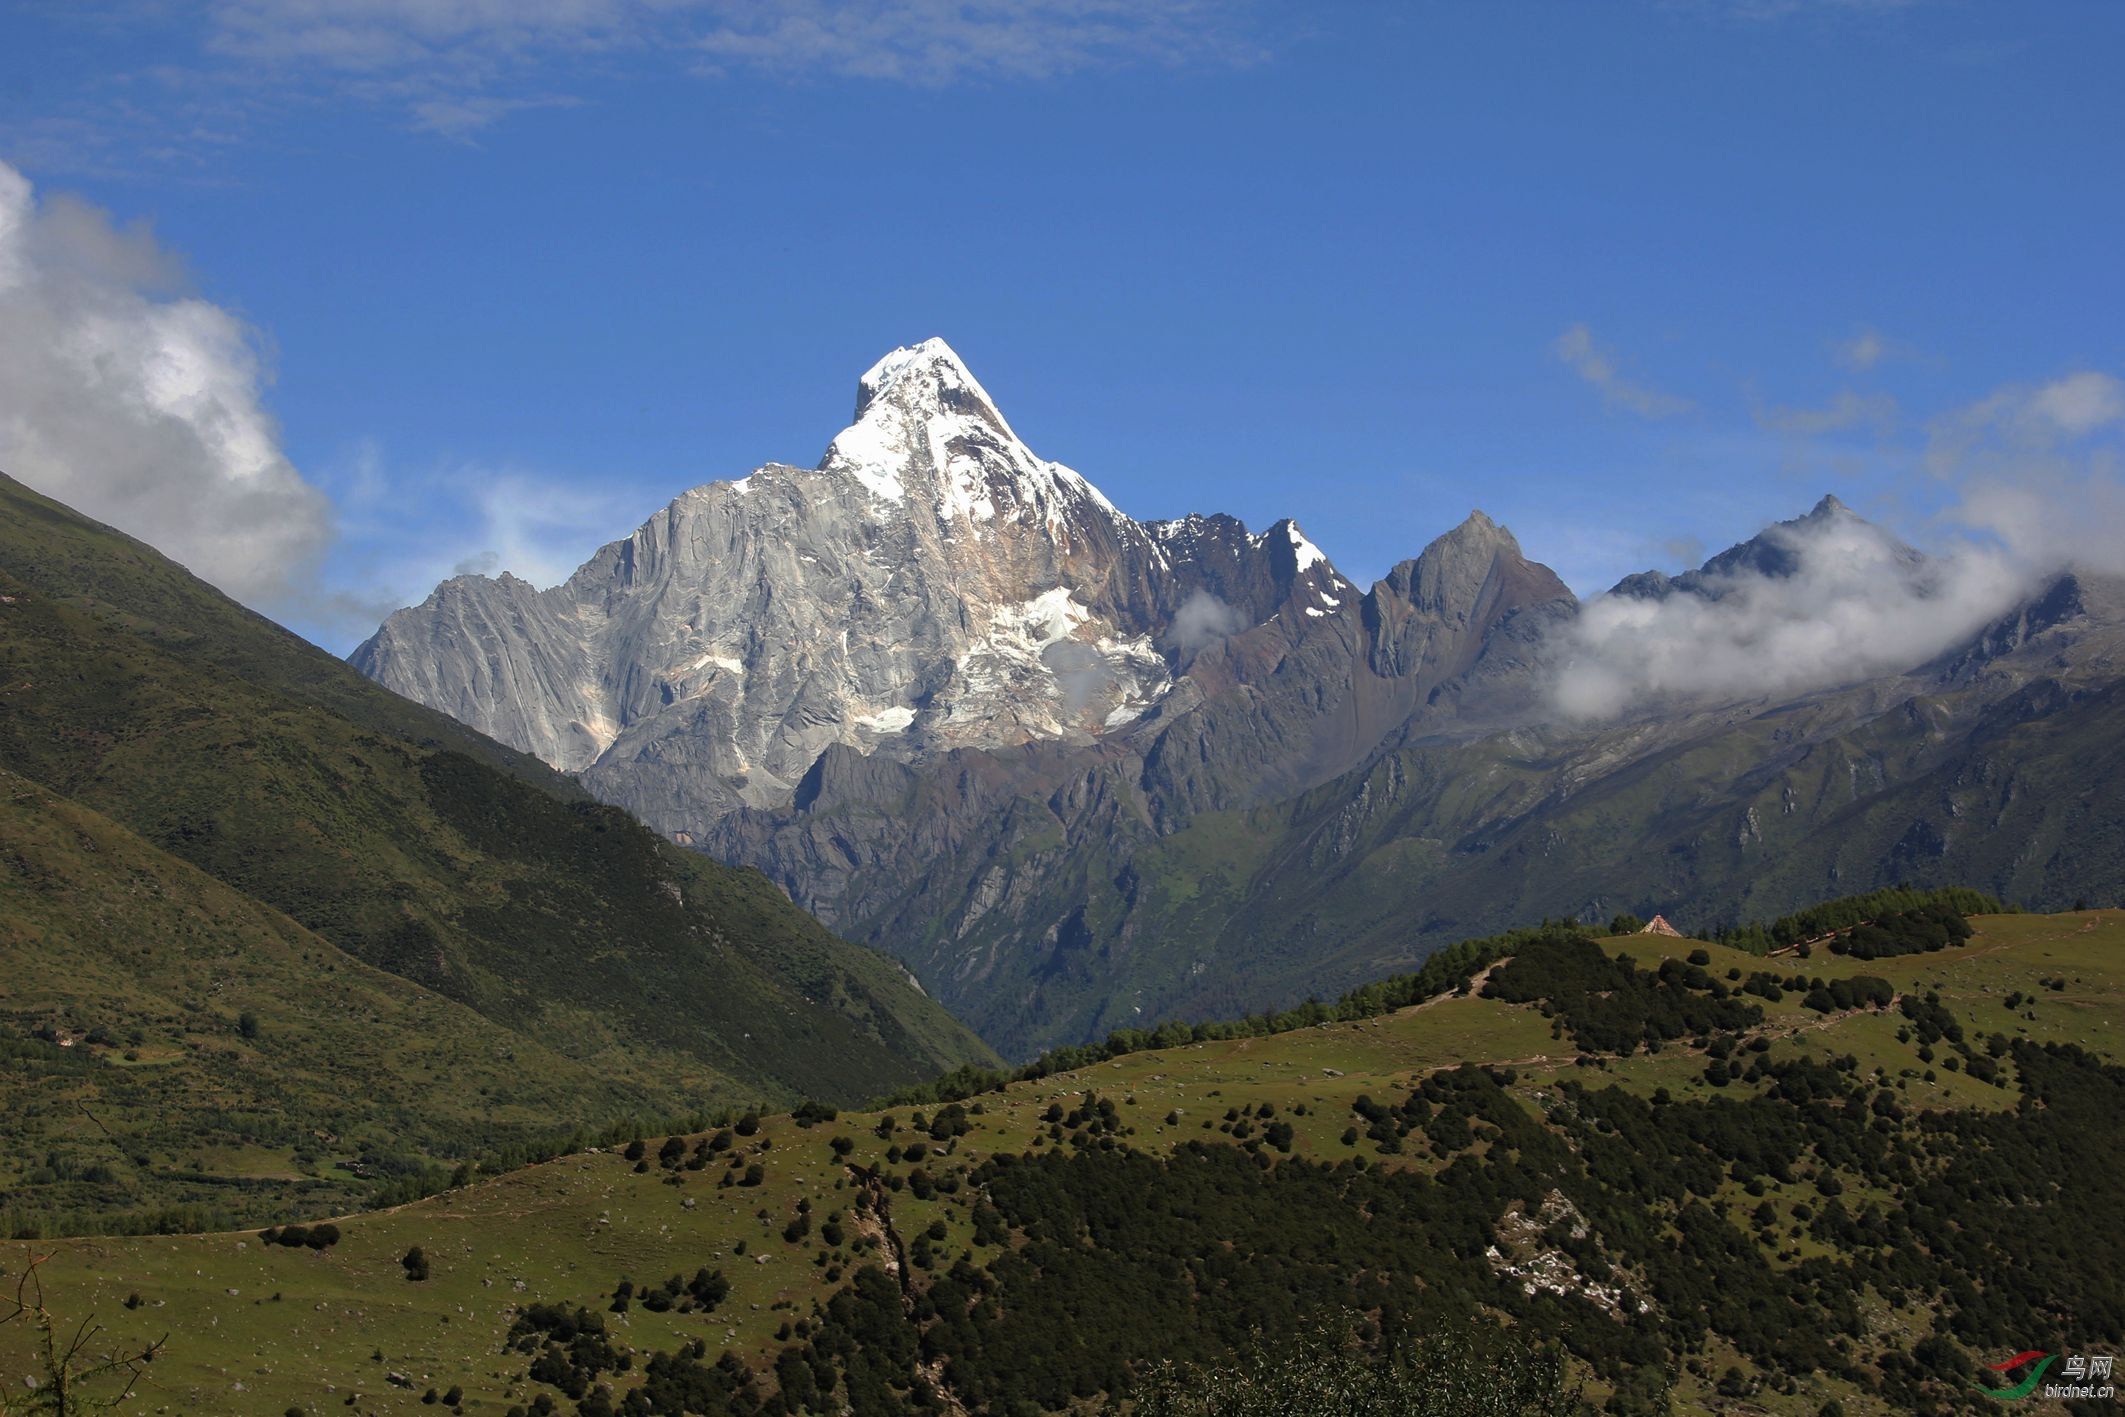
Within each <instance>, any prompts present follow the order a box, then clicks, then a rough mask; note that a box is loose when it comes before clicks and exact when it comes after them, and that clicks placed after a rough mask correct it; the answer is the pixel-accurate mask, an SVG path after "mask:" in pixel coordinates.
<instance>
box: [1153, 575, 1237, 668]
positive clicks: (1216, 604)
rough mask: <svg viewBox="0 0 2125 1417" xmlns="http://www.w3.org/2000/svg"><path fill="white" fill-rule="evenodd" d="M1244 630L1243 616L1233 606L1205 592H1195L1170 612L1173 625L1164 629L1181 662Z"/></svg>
mask: <svg viewBox="0 0 2125 1417" xmlns="http://www.w3.org/2000/svg"><path fill="white" fill-rule="evenodd" d="M1246 628H1247V617H1246V616H1245V615H1243V614H1241V613H1240V611H1239V609H1238V608H1237V607H1236V606H1231V605H1227V604H1226V603H1225V602H1224V601H1222V600H1220V599H1218V598H1217V597H1216V596H1214V595H1212V594H1211V593H1210V592H1209V591H1207V590H1199V591H1197V592H1196V593H1195V594H1193V595H1191V596H1189V597H1188V599H1187V600H1186V601H1184V602H1182V604H1181V608H1180V609H1178V610H1176V611H1174V612H1173V623H1172V624H1171V625H1169V626H1167V627H1166V640H1167V642H1168V643H1169V644H1171V645H1172V646H1173V647H1174V648H1175V649H1177V650H1179V651H1180V653H1181V656H1182V657H1183V658H1184V659H1185V658H1189V657H1192V656H1193V655H1194V654H1195V653H1196V651H1198V650H1200V649H1202V648H1203V647H1204V646H1206V645H1209V644H1213V643H1215V642H1216V641H1218V640H1222V639H1225V638H1228V637H1229V636H1232V635H1236V634H1238V633H1239V632H1240V631H1242V630H1244V629H1246Z"/></svg>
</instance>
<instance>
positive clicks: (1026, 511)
mask: <svg viewBox="0 0 2125 1417" xmlns="http://www.w3.org/2000/svg"><path fill="white" fill-rule="evenodd" d="M818 471H820V472H826V473H839V474H842V475H845V476H848V477H851V478H853V479H855V481H857V482H858V483H860V484H861V485H862V486H863V488H864V489H865V490H866V491H867V492H869V493H870V495H871V497H872V499H873V502H874V505H875V504H884V505H886V506H888V507H890V506H901V505H904V504H906V502H907V500H908V498H909V497H910V495H911V494H912V495H914V496H916V497H917V499H918V500H926V501H928V502H930V503H931V504H932V505H933V506H934V507H935V509H936V513H937V515H938V517H939V518H940V519H941V520H942V521H944V522H946V523H954V522H965V523H969V524H972V525H973V526H974V528H975V529H976V530H977V531H980V530H982V529H983V528H984V525H985V524H986V523H989V522H993V521H995V520H997V519H998V518H1004V519H1030V520H1032V521H1035V522H1039V523H1044V524H1045V525H1046V526H1047V527H1048V529H1049V531H1050V532H1051V534H1056V535H1063V534H1066V529H1067V524H1068V522H1069V521H1070V520H1071V514H1072V510H1073V508H1076V507H1080V506H1082V505H1083V504H1086V503H1089V504H1090V506H1091V507H1092V508H1093V509H1096V510H1095V514H1096V515H1097V516H1099V517H1101V518H1104V519H1106V520H1109V521H1112V520H1115V519H1118V518H1119V517H1120V516H1121V513H1120V512H1119V511H1118V510H1117V509H1116V508H1115V506H1114V504H1113V503H1112V502H1110V501H1108V500H1107V498H1106V496H1105V495H1104V494H1102V493H1101V492H1100V490H1099V489H1098V488H1096V487H1094V486H1093V485H1092V484H1091V483H1090V482H1087V481H1086V480H1085V479H1084V478H1083V477H1080V476H1079V475H1078V474H1077V473H1075V472H1073V471H1071V470H1070V469H1069V468H1067V467H1064V466H1063V465H1062V464H1060V463H1053V462H1049V461H1047V460H1046V459H1044V458H1041V457H1039V456H1038V455H1036V454H1035V453H1034V452H1033V450H1032V449H1031V448H1029V447H1027V446H1026V445H1025V442H1024V440H1022V439H1021V438H1020V437H1019V436H1018V434H1017V433H1015V432H1013V431H1012V429H1011V425H1010V423H1009V422H1008V421H1006V420H1005V418H1004V416H1003V413H1002V411H1001V410H999V409H998V408H997V406H996V401H995V400H994V399H993V398H991V397H990V396H989V391H988V390H987V389H985V388H983V387H982V386H981V381H980V380H979V379H976V378H975V377H974V373H973V371H972V370H970V369H968V368H967V366H966V362H965V361H964V360H962V359H961V358H960V357H959V355H958V354H957V353H956V352H955V351H954V350H953V349H952V347H951V346H950V345H948V344H946V343H945V342H944V341H943V340H941V339H936V338H931V339H926V340H924V341H922V342H921V343H920V344H913V345H904V346H902V347H901V348H899V349H896V350H894V351H893V352H892V353H890V354H888V355H886V356H885V357H884V358H882V359H880V360H879V361H878V362H877V363H876V364H873V365H872V366H871V367H870V368H869V369H867V370H866V371H864V374H863V377H862V378H861V379H859V380H857V383H856V417H855V421H854V422H853V423H851V424H850V425H849V426H848V427H846V428H844V429H842V430H841V432H840V433H838V434H837V435H835V437H834V441H833V442H832V443H830V444H828V445H827V450H826V455H825V456H824V457H822V458H821V459H820V460H819V467H818ZM910 479H913V483H914V484H916V485H913V486H911V484H910Z"/></svg>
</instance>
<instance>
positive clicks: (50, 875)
mask: <svg viewBox="0 0 2125 1417" xmlns="http://www.w3.org/2000/svg"><path fill="white" fill-rule="evenodd" d="M0 685H4V688H0V789H4V792H0V798H4V800H0V960H4V962H5V968H4V969H0V1047H4V1048H5V1049H6V1050H7V1052H6V1053H5V1056H6V1057H7V1058H8V1060H9V1067H8V1069H7V1071H6V1079H7V1081H6V1082H5V1083H4V1084H0V1096H4V1097H5V1100H6V1105H5V1107H4V1108H0V1114H4V1115H5V1117H6V1118H7V1122H6V1124H5V1126H4V1128H0V1134H4V1135H6V1136H7V1137H8V1139H9V1141H10V1142H11V1143H12V1144H11V1145H10V1146H8V1147H7V1148H6V1149H5V1151H6V1159H0V1191H5V1192H6V1194H7V1204H8V1206H9V1207H10V1208H11V1209H12V1211H13V1212H14V1214H15V1215H16V1217H17V1220H18V1223H28V1222H30V1221H35V1222H36V1223H38V1224H42V1225H44V1226H46V1227H47V1228H49V1226H50V1225H52V1224H54V1223H63V1222H55V1221H54V1220H53V1217H54V1216H58V1215H61V1214H78V1215H93V1216H95V1217H97V1218H98V1219H97V1223H98V1224H99V1225H113V1224H120V1223H125V1221H124V1218H125V1217H127V1216H129V1215H130V1216H133V1217H135V1219H136V1220H137V1219H139V1218H140V1216H141V1214H142V1213H144V1212H147V1211H157V1210H160V1211H170V1210H173V1209H177V1208H182V1207H187V1206H191V1207H199V1206H205V1207H208V1208H210V1209H212V1210H214V1211H215V1212H216V1213H217V1214H219V1213H238V1214H240V1213H252V1212H255V1211H256V1210H258V1209H261V1208H266V1207H275V1208H279V1209H280V1210H281V1211H282V1213H286V1212H287V1211H288V1210H291V1209H294V1208H295V1207H297V1206H329V1205H334V1204H344V1203H345V1201H347V1200H348V1199H351V1198H352V1197H353V1196H355V1195H359V1194H363V1193H366V1192H367V1191H369V1190H370V1189H371V1188H372V1187H373V1185H374V1184H375V1183H376V1182H378V1181H382V1180H389V1179H391V1178H392V1177H394V1176H403V1175H408V1174H412V1173H415V1172H418V1171H419V1170H420V1169H421V1168H422V1167H423V1166H428V1165H433V1164H435V1163H437V1162H439V1161H440V1162H448V1161H451V1160H452V1159H459V1160H474V1159H478V1158H480V1157H483V1156H488V1155H492V1154H496V1153H500V1152H506V1151H509V1150H511V1149H512V1148H517V1149H521V1148H524V1147H527V1146H536V1145H538V1144H540V1143H543V1142H549V1141H552V1140H557V1139H558V1134H559V1133H561V1132H564V1131H565V1130H567V1129H568V1128H570V1127H577V1126H582V1127H590V1128H597V1127H602V1126H604V1125H607V1124H610V1123H613V1122H616V1121H620V1120H623V1119H625V1118H628V1117H637V1118H648V1117H667V1116H682V1115H693V1114H697V1113H700V1112H701V1111H703V1110H704V1109H707V1108H709V1107H712V1106H715V1105H718V1104H722V1105H743V1104H745V1103H747V1102H749V1101H751V1100H753V1099H760V1100H785V1101H787V1100H794V1099H796V1098H798V1097H801V1096H805V1095H811V1096H815V1097H822V1098H828V1099H833V1100H841V1101H847V1100H851V1099H855V1098H859V1097H863V1096H869V1095H873V1094H875V1093H876V1092H878V1091H880V1090H881V1089H882V1088H885V1087H889V1086H895V1085H902V1084H906V1083H912V1082H915V1081H919V1080H921V1079H923V1078H926V1077H929V1076H932V1075H934V1074H935V1073H936V1072H937V1071H939V1070H940V1069H941V1068H949V1067H952V1066H955V1065H958V1064H962V1063H970V1062H976V1063H978V1062H982V1061H984V1060H987V1059H989V1058H990V1057H991V1056H992V1055H991V1054H990V1053H989V1052H988V1050H987V1049H985V1048H984V1047H983V1046H982V1045H981V1044H980V1042H979V1041H978V1040H977V1039H976V1038H975V1037H974V1036H973V1035H972V1034H971V1033H969V1032H968V1031H967V1030H965V1029H964V1028H963V1027H961V1026H960V1025H959V1024H957V1023H956V1022H954V1021H953V1020H952V1019H951V1018H950V1017H949V1016H947V1015H946V1014H945V1012H944V1011H943V1010H942V1009H941V1008H940V1007H938V1006H937V1005H936V1004H935V1003H933V1002H932V1001H931V1000H929V999H928V998H926V997H924V996H923V995H922V993H921V992H920V991H919V990H918V989H917V988H916V987H915V986H914V985H913V984H912V983H911V982H910V981H909V979H908V978H907V977H906V974H905V971H904V970H902V969H901V967H900V966H898V965H897V964H895V963H894V962H893V961H891V960H890V959H888V958H886V957H885V956H883V955H880V954H878V953H876V952H875V951H872V950H869V949H865V948H861V947H858V946H854V945H850V944H848V943H846V942H845V941H842V940H839V939H836V938H835V937H834V936H832V935H831V934H829V933H828V932H827V931H826V930H825V929H823V928H821V927H820V926H819V924H818V923H817V922H816V921H814V920H812V919H810V918H809V917H807V916H805V915H804V914H803V913H802V912H801V911H799V910H797V909H796V908H794V907H793V906H791V905H790V904H789V902H788V901H787V900H786V899H785V898H784V896H783V894H782V893H781V892H780V891H778V890H777V889H776V888H775V887H774V886H773V885H772V884H771V883H769V882H768V881H767V880H765V879H764V878H762V877H761V876H759V875H758V874H757V873H754V872H751V871H744V870H736V869H732V868H729V867H724V866H720V865H717V864H716V863H714V862H712V861H710V860H708V859H707V858H705V857H703V856H701V855H699V854H698V853H692V852H686V851H683V850H680V849H679V848H677V847H675V846H672V845H671V844H669V843H666V842H662V841H660V840H658V839H657V837H656V836H655V835H654V834H653V833H651V832H650V831H648V830H647V829H646V828H644V827H643V826H642V825H641V824H640V823H638V822H636V821H635V820H634V819H633V818H631V817H630V816H628V815H627V814H626V813H625V812H623V811H620V810H619V809H617V808H614V807H610V806H606V805H602V804H599V803H597V802H595V801H593V800H592V799H590V798H589V797H588V796H587V795H586V794H585V793H584V792H583V791H582V790H581V788H580V787H578V786H577V785H576V784H575V783H574V782H573V781H572V780H571V779H569V778H567V777H565V776H563V775H562V774H560V773H557V772H555V771H553V770H552V769H550V768H548V767H547V766H545V765H544V764H543V763H541V762H539V761H538V760H537V759H535V758H532V757H529V756H528V755H525V754H522V753H519V752H517V751H514V750H511V749H509V748H505V747H503V746H502V745H500V744H497V743H495V742H493V741H491V740H489V739H486V738H484V737H482V736H481V735H479V734H478V733H475V732H473V731H471V730H469V729H467V728H465V727H463V726H461V725H460V724H457V723H455V722H453V721H451V720H450V719H448V718H446V717H445V716H443V715H441V714H438V713H435V712H434V711H432V710H429V709H425V708H422V707H420V706H418V705H415V704H410V703H407V702H406V701H404V700H403V699H400V698H398V697H396V696H394V695H392V694H389V693H386V692H385V691H383V690H382V689H379V688H378V687H376V686H375V685H374V684H371V683H369V682H368V681H366V680H364V679H362V678H361V677H360V676H358V675H356V674H355V673H354V672H353V671H352V670H350V669H348V668H347V667H346V666H345V665H343V664H341V663H339V662H338V661H337V660H335V659H334V658H332V657H331V656H329V655H326V654H324V653H322V652H321V651H319V650H316V649H315V648H313V647H311V646H309V645H307V644H305V643H303V642H302V641H301V640H299V639H297V638H296V637H294V636H293V635H290V634H288V633H287V632H285V631H283V630H280V629H279V628H277V627H275V626H273V625H272V624H270V623H268V622H267V621H264V620H262V619H260V618H259V617H258V616H256V615H253V614H251V613H250V612H248V611H246V610H243V609H242V608H241V607H239V606H237V605H235V604H233V603H232V602H230V601H228V600H227V599H225V598H224V597H222V596H221V595H220V594H218V593H217V592H215V591H214V590H213V589H211V588H210V587H208V586H207V585H205V584H204V583H203V582H201V581H199V580H197V579H195V578H193V577H192V576H190V575H189V574H187V573H186V572H184V571H183V570H182V569H181V568H179V567H177V566H175V565H174V564H172V563H171V562H169V561H167V560H165V559H164V558H162V557H161V556H159V555H157V554H156V553H154V552H153V551H151V550H149V549H148V548H147V547H145V546H142V545H141V544H140V543H138V542H135V541H132V540H130V539H129V538H126V537H124V536H122V535H120V534H118V533H116V532H114V531H112V530H110V529H108V528H106V527H101V526H98V525H96V524H95V523H92V522H89V521H87V520H85V519H83V518H81V517H79V516H77V515H75V514H74V513H72V512H70V511H68V510H67V509H65V508H64V507H61V506H59V505H58V504H56V503H54V502H51V501H49V500H47V499H45V498H42V497H40V496H38V495H37V494H35V493H33V492H30V491H28V490H27V489H25V488H23V487H22V486H20V485H19V484H17V483H14V482H12V481H9V480H7V479H5V478H0ZM84 1119H92V1120H93V1125H90V1122H89V1121H87V1120H84ZM61 1139H63V1141H62V1140H61ZM55 1143H58V1144H56V1145H55ZM39 1217H41V1219H39ZM142 1223H146V1222H145V1221H142Z"/></svg>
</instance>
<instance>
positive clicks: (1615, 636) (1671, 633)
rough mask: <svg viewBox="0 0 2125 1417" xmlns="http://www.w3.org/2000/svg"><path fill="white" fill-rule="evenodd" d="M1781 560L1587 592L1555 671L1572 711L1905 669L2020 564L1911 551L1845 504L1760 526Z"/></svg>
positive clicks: (1562, 704) (1558, 697)
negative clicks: (1787, 563) (1641, 592)
mask: <svg viewBox="0 0 2125 1417" xmlns="http://www.w3.org/2000/svg"><path fill="white" fill-rule="evenodd" d="M1768 534H1769V535H1770V536H1771V537H1772V538H1773V539H1774V540H1777V541H1779V542H1780V543H1781V544H1782V545H1783V546H1784V547H1785V549H1787V550H1789V551H1791V552H1792V553H1794V554H1795V556H1796V557H1797V558H1798V565H1797V567H1796V568H1795V569H1794V570H1793V572H1792V574H1790V575H1785V576H1774V575H1765V574H1762V573H1760V572H1757V571H1754V570H1744V571H1741V572H1738V573H1736V574H1733V575H1730V576H1727V577H1722V578H1716V579H1715V580H1714V581H1713V582H1712V584H1711V587H1710V590H1711V591H1712V594H1709V595H1696V594H1690V593H1687V592H1677V593H1675V594H1671V595H1669V596H1667V597H1666V598H1665V599H1657V600H1656V599H1650V598H1648V599H1639V598H1635V597H1631V596H1625V595H1608V596H1602V597H1600V598H1599V599H1596V600H1593V601H1590V602H1588V603H1587V605H1586V606H1585V607H1584V608H1583V609H1582V610H1581V612H1580V615H1579V618H1578V620H1577V621H1576V622H1575V623H1574V625H1573V626H1572V627H1571V629H1570V630H1569V631H1567V632H1566V636H1565V642H1564V644H1563V646H1562V651H1563V653H1562V656H1561V658H1560V662H1559V667H1558V670H1557V673H1556V676H1555V679H1554V681H1553V684H1552V695H1553V701H1554V703H1555V704H1556V706H1557V708H1558V709H1559V710H1560V711H1561V712H1562V713H1564V714H1565V715H1566V716H1567V717H1571V718H1605V717H1609V716H1611V715H1614V714H1616V713H1619V712H1621V711H1623V710H1625V709H1627V708H1629V707H1631V706H1633V705H1635V704H1639V703H1643V702H1658V701H1665V700H1674V699H1694V700H1710V701H1715V702H1723V701H1727V700H1733V699H1755V698H1763V697H1778V696H1783V695H1787V694H1793V693H1799V692H1802V691H1805V690H1810V689H1819V688H1825V687H1829V686H1832V685H1836V684H1842V683H1851V682H1856V681H1858V680H1860V679H1864V678H1869V677H1872V676H1874V675H1878V674H1883V673H1893V672H1896V671H1900V670H1904V669H1910V668H1913V667H1915V666H1917V665H1919V664H1922V663H1924V662H1925V661H1926V660H1928V659H1930V658H1932V657H1933V656H1935V655H1937V654H1939V653H1941V652H1942V651H1943V650H1946V649H1948V648H1949V647H1950V646H1952V645H1954V644H1956V643H1958V642H1960V641H1961V640H1963V639H1965V638H1967V637H1968V636H1970V635H1971V634H1973V633H1974V632H1975V631H1976V630H1977V629H1978V628H1979V627H1980V626H1982V625H1984V624H1985V623H1986V622H1987V621H1989V620H1991V619H1993V618H1994V617H1996V616H1998V615H2000V614H2001V613H2003V612H2004V611H2005V610H2006V609H2007V608H2008V607H2009V606H2010V605H2012V604H2013V603H2014V600H2015V597H2016V596H2017V594H2019V593H2020V592H2021V591H2023V590H2024V589H2025V588H2026V586H2027V584H2028V581H2027V577H2026V575H2025V574H2024V571H2023V569H2022V568H2021V567H2019V566H2017V565H2016V564H2015V563H2014V562H2013V561H2012V559H2011V558H2009V557H2007V556H2005V555H2003V554H2000V553H1996V552H1993V551H1988V550H1986V549H1983V548H1980V547H1975V546H1969V547H1963V548H1959V549H1958V550H1957V551H1955V552H1954V553H1952V554H1950V555H1948V556H1946V557H1942V558H1936V559H1934V560H1932V561H1927V562H1920V563H1916V564H1914V563H1913V562H1911V561H1910V560H1908V559H1907V558H1906V555H1905V554H1904V553H1905V548H1903V547H1902V546H1901V544H1900V543H1898V542H1897V541H1896V540H1895V539H1894V538H1893V537H1891V536H1889V535H1888V534H1887V533H1886V532H1883V531H1882V530H1880V529H1879V528H1877V527H1874V526H1872V525H1870V524H1868V523H1865V522H1862V521H1859V520H1858V519H1856V518H1849V517H1831V518H1824V519H1821V520H1820V521H1819V522H1816V523H1815V524H1812V525H1811V524H1807V523H1802V524H1800V525H1797V526H1789V527H1780V528H1775V529H1774V530H1773V531H1772V532H1770V533H1768Z"/></svg>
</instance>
